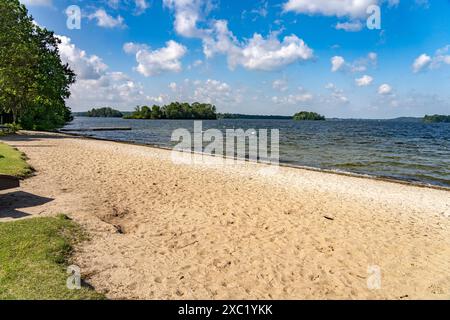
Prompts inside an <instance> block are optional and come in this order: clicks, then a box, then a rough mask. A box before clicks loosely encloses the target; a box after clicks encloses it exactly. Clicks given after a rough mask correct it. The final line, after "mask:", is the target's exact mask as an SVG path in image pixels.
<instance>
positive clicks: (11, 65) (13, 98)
mask: <svg viewBox="0 0 450 320" xmlns="http://www.w3.org/2000/svg"><path fill="white" fill-rule="evenodd" d="M0 16H1V17H2V18H1V19H0V101H1V105H2V108H3V109H4V111H6V112H10V113H12V115H13V121H14V122H15V123H16V122H18V123H20V124H21V125H22V126H23V127H24V128H26V129H53V128H56V127H59V126H62V125H64V123H65V122H67V121H69V120H70V118H71V112H70V109H69V108H67V107H66V103H65V100H66V99H67V98H69V97H70V90H69V88H70V85H71V84H73V83H74V82H75V74H74V72H73V71H72V70H71V69H70V68H69V66H68V65H67V64H63V63H62V61H61V58H60V55H59V50H58V45H59V44H60V43H61V40H60V39H59V38H57V37H56V36H55V35H54V33H53V32H51V31H48V30H47V29H45V28H42V27H40V26H38V25H37V24H35V23H34V21H33V18H32V17H31V16H29V15H28V11H27V9H26V7H25V6H24V5H22V4H20V3H19V1H18V0H0Z"/></svg>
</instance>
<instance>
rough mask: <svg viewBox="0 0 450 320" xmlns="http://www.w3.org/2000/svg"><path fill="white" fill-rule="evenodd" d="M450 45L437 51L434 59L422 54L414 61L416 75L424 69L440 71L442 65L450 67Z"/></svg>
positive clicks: (413, 66)
mask: <svg viewBox="0 0 450 320" xmlns="http://www.w3.org/2000/svg"><path fill="white" fill-rule="evenodd" d="M449 51H450V45H448V46H445V47H444V48H441V49H439V50H437V51H436V53H435V54H434V56H433V57H431V56H429V55H427V54H425V53H424V54H422V55H420V56H419V57H417V58H416V60H414V63H413V65H412V68H413V71H414V73H418V72H420V71H423V70H424V69H427V68H429V69H438V68H440V67H441V66H442V65H450V52H449Z"/></svg>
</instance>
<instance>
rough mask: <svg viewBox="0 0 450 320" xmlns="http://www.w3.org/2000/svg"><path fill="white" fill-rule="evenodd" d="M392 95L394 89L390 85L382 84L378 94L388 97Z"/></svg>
mask: <svg viewBox="0 0 450 320" xmlns="http://www.w3.org/2000/svg"><path fill="white" fill-rule="evenodd" d="M391 93H392V87H391V86H390V85H388V84H387V83H385V84H382V85H381V86H380V87H379V88H378V94H380V95H383V96H386V95H390V94H391Z"/></svg>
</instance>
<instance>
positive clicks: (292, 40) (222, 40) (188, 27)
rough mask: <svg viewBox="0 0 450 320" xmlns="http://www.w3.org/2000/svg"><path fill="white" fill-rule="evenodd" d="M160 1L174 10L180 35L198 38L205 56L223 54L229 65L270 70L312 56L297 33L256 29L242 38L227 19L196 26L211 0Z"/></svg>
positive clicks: (210, 4) (204, 18)
mask: <svg viewBox="0 0 450 320" xmlns="http://www.w3.org/2000/svg"><path fill="white" fill-rule="evenodd" d="M163 4H164V6H165V7H167V8H169V9H170V10H172V11H173V12H174V14H175V22H174V28H175V31H176V32H177V33H178V34H179V35H181V36H184V37H188V38H199V39H201V40H202V42H203V52H204V54H205V56H206V57H207V58H212V57H213V56H215V55H216V54H223V55H226V56H227V59H228V65H229V67H230V69H235V68H236V67H238V66H242V67H244V68H245V69H247V70H264V71H271V70H276V69H279V68H281V67H283V66H286V65H289V64H292V63H294V62H298V61H303V60H309V59H311V58H312V57H313V50H312V49H310V48H309V47H308V46H307V45H306V44H305V43H304V41H303V40H302V39H300V38H298V37H297V36H296V35H290V36H286V37H284V38H283V39H281V40H279V39H278V37H277V36H278V34H276V33H271V34H269V35H268V36H267V37H263V36H262V35H260V34H258V33H255V34H254V35H253V37H252V38H250V39H248V40H245V41H242V42H241V41H239V40H238V39H237V38H236V37H235V36H234V34H233V33H232V32H231V31H230V30H229V29H228V22H227V21H226V20H218V21H217V20H216V21H208V22H209V24H208V25H209V27H208V28H201V27H199V23H200V22H202V21H205V20H206V17H207V15H208V13H209V12H210V11H211V8H213V5H212V1H210V0H163Z"/></svg>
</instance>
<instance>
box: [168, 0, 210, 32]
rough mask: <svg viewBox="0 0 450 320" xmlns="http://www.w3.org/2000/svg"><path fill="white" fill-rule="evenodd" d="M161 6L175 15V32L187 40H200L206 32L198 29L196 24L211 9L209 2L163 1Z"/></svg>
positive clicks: (200, 0) (206, 0)
mask: <svg viewBox="0 0 450 320" xmlns="http://www.w3.org/2000/svg"><path fill="white" fill-rule="evenodd" d="M163 5H164V6H165V7H166V8H169V9H170V10H172V11H173V12H174V13H175V22H174V27H175V31H176V32H177V33H178V34H179V35H181V36H183V37H188V38H202V37H204V36H206V34H207V33H208V30H203V29H199V28H198V27H197V23H198V22H200V21H202V20H203V19H204V16H205V15H206V14H207V13H208V12H209V10H210V9H211V6H212V5H211V2H210V1H209V0H163Z"/></svg>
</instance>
